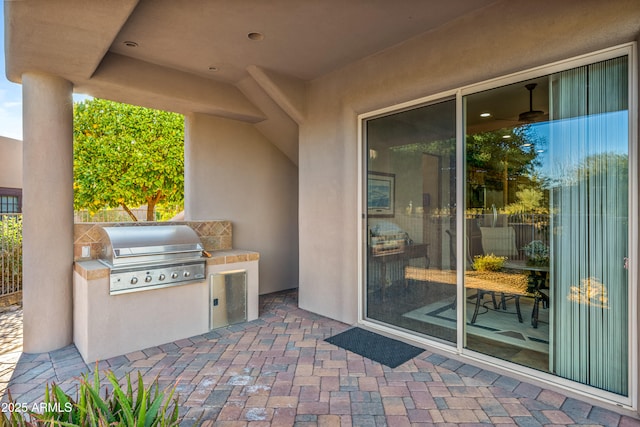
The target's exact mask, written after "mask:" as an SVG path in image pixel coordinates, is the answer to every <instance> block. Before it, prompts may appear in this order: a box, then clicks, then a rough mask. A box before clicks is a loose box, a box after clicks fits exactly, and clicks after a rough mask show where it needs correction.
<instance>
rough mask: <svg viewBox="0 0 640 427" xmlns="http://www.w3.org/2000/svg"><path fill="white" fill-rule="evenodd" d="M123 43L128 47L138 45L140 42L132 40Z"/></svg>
mask: <svg viewBox="0 0 640 427" xmlns="http://www.w3.org/2000/svg"><path fill="white" fill-rule="evenodd" d="M122 44H123V45H125V46H126V47H138V43H136V42H134V41H131V40H126V41H123V42H122Z"/></svg>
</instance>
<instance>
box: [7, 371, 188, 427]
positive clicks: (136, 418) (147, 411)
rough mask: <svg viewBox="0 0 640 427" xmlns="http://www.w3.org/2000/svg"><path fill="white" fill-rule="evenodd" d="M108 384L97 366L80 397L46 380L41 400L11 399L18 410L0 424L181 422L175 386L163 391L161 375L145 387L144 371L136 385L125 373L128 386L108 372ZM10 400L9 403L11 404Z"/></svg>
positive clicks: (150, 425)
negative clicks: (28, 403) (22, 401)
mask: <svg viewBox="0 0 640 427" xmlns="http://www.w3.org/2000/svg"><path fill="white" fill-rule="evenodd" d="M105 378H106V380H107V381H108V383H109V384H108V386H105V388H104V397H101V396H100V394H101V389H102V385H101V384H100V376H99V374H98V370H97V369H96V370H95V371H94V376H93V381H91V380H90V379H89V377H88V375H86V374H85V375H83V376H82V378H81V379H80V386H79V387H78V394H77V399H75V400H74V399H73V398H72V397H71V396H69V395H68V394H67V393H65V392H64V391H63V390H62V389H61V388H60V387H59V386H58V385H56V384H51V386H49V385H48V384H47V386H46V388H45V395H44V399H43V402H42V403H41V404H39V405H38V404H36V405H34V406H33V407H26V406H25V405H22V406H20V405H19V404H17V403H15V402H14V401H13V400H12V397H11V395H10V394H9V395H8V396H9V400H10V402H11V404H13V407H14V408H16V409H19V410H16V411H12V412H10V413H8V414H7V413H2V414H0V426H4V425H7V426H16V427H32V426H33V427H35V426H65V427H74V426H77V427H80V426H82V427H94V426H95V427H102V426H127V427H129V426H136V427H171V426H178V425H179V414H178V397H177V396H175V397H174V393H175V387H173V388H171V389H168V390H163V391H160V389H159V386H158V379H157V377H156V379H155V380H154V381H153V382H152V384H151V385H150V386H149V387H145V386H144V383H143V379H142V374H141V373H140V372H138V381H137V387H135V391H134V386H133V384H132V382H131V377H130V375H129V374H127V375H126V377H125V378H126V380H125V383H126V384H125V386H126V388H123V387H121V386H120V383H119V381H118V379H117V378H116V376H115V374H114V373H113V372H111V371H108V372H106V375H105ZM11 404H10V405H11Z"/></svg>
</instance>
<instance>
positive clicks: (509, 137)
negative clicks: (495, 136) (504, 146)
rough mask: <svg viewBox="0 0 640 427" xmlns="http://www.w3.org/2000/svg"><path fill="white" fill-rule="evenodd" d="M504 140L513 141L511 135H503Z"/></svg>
mask: <svg viewBox="0 0 640 427" xmlns="http://www.w3.org/2000/svg"><path fill="white" fill-rule="evenodd" d="M502 138H503V139H511V135H502Z"/></svg>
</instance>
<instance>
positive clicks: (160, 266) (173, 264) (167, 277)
mask: <svg viewBox="0 0 640 427" xmlns="http://www.w3.org/2000/svg"><path fill="white" fill-rule="evenodd" d="M103 230H104V237H103V241H102V242H101V243H102V247H103V249H102V253H101V257H100V261H101V262H102V263H104V264H105V265H106V266H107V267H109V269H110V272H111V273H110V277H109V281H110V286H109V292H110V294H111V295H116V294H121V293H125V292H135V291H142V290H148V289H151V288H158V287H167V286H175V285H180V284H186V283H192V282H199V281H202V280H204V279H205V265H206V262H205V258H204V256H203V247H202V243H201V242H200V238H199V237H198V235H197V234H196V233H195V231H193V229H191V228H190V227H189V226H187V225H162V226H151V227H103Z"/></svg>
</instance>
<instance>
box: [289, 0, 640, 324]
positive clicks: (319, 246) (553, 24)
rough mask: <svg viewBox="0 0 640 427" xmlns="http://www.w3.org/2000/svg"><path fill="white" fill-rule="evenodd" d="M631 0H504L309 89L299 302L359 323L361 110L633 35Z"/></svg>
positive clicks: (638, 15)
mask: <svg viewBox="0 0 640 427" xmlns="http://www.w3.org/2000/svg"><path fill="white" fill-rule="evenodd" d="M639 23H640V3H639V2H638V1H637V0H616V1H611V2H602V1H599V0H588V1H582V0H565V1H562V2H558V1H556V0H539V1H537V2H536V3H535V4H532V3H531V2H527V1H511V0H509V1H504V2H501V3H498V4H495V5H493V6H491V7H489V8H485V9H482V10H480V11H478V12H477V13H475V14H474V15H472V16H466V17H463V18H461V19H458V20H457V21H454V22H452V23H450V24H448V25H445V26H443V27H441V28H439V29H438V30H435V31H432V32H429V33H427V34H425V35H423V36H420V37H418V38H415V39H412V40H409V41H407V42H405V43H403V44H401V45H399V46H396V47H395V48H392V49H389V50H387V51H385V52H382V53H380V54H377V55H374V56H372V57H369V58H366V59H365V60H362V61H359V62H357V63H354V64H351V65H350V66H348V67H346V68H344V69H342V70H339V71H337V72H334V73H332V74H330V75H328V76H325V77H323V78H321V79H318V80H316V81H313V82H312V84H311V86H310V92H309V97H308V100H309V104H308V106H307V107H308V109H307V111H308V116H307V117H308V120H306V121H305V122H304V123H302V124H301V125H300V160H299V167H300V176H299V186H300V205H299V211H300V296H299V304H300V307H301V308H304V309H307V310H310V311H312V312H316V313H320V314H323V315H326V316H329V317H332V318H334V319H338V320H341V321H344V322H347V323H354V322H355V321H356V320H357V307H358V304H357V288H358V271H359V264H358V257H357V254H358V246H359V242H358V241H357V228H358V226H359V224H360V219H359V218H357V210H358V204H359V203H360V195H359V193H358V186H357V182H358V172H357V170H358V163H359V161H360V158H359V151H358V139H357V125H358V121H357V116H358V114H360V113H365V112H369V111H372V110H375V109H378V108H382V107H388V106H392V105H395V104H398V103H401V102H405V101H409V100H413V99H417V98H421V97H424V96H429V95H435V94H439V93H442V92H443V91H449V90H453V89H456V88H458V87H461V86H464V85H468V84H471V83H476V82H481V81H484V80H488V79H490V78H494V77H499V76H503V75H507V74H510V73H513V72H517V71H523V70H526V69H529V68H533V67H536V66H540V65H545V64H548V63H551V62H554V61H558V60H563V59H568V58H571V57H573V56H577V55H580V54H584V53H589V52H592V51H595V50H599V49H603V48H607V47H611V46H614V45H617V44H620V43H623V42H629V41H634V40H635V39H636V36H637V33H638V31H639V30H640V24H639Z"/></svg>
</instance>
